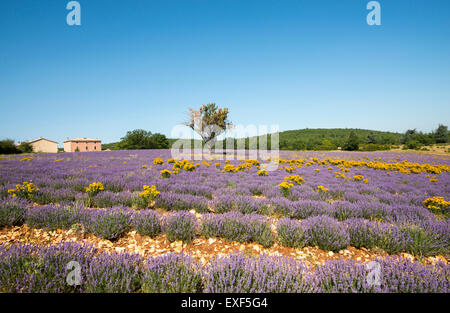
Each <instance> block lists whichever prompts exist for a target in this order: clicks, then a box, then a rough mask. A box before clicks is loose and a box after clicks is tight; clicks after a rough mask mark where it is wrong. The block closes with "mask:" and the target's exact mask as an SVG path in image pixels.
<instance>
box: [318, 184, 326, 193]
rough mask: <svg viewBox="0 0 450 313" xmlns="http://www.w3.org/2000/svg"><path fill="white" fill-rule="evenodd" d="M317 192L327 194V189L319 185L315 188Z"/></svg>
mask: <svg viewBox="0 0 450 313" xmlns="http://www.w3.org/2000/svg"><path fill="white" fill-rule="evenodd" d="M317 191H319V192H327V191H328V188H325V187H324V186H322V185H320V186H317Z"/></svg>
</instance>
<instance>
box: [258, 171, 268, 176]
mask: <svg viewBox="0 0 450 313" xmlns="http://www.w3.org/2000/svg"><path fill="white" fill-rule="evenodd" d="M267 175H269V173H268V172H267V171H266V170H260V171H258V176H267Z"/></svg>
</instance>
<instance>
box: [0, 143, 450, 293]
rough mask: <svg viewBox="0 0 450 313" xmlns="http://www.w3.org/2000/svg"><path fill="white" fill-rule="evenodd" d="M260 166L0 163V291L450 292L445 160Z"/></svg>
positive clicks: (330, 159) (126, 160)
mask: <svg viewBox="0 0 450 313" xmlns="http://www.w3.org/2000/svg"><path fill="white" fill-rule="evenodd" d="M267 162H268V160H266V159H260V160H229V161H226V160H223V156H221V155H213V156H211V157H210V158H208V159H202V160H190V161H182V160H176V159H173V158H172V157H171V154H170V151H169V150H140V151H132V150H128V151H108V152H106V151H103V152H93V153H89V152H86V153H64V154H32V155H29V156H24V155H20V156H19V155H13V156H3V157H0V174H1V175H0V201H1V202H0V227H1V230H0V291H2V292H213V293H215V292H444V293H445V292H448V289H449V277H450V266H449V265H448V261H449V259H450V253H449V252H450V250H449V249H450V240H449V239H450V227H449V226H450V224H449V222H448V216H449V207H450V202H449V199H450V158H449V157H448V156H442V155H432V154H414V153H392V152H382V153H377V152H373V153H369V152H367V153H357V152H287V151H286V152H281V155H280V158H279V159H272V160H270V162H275V164H278V168H277V170H275V171H270V170H267V168H266V166H265V164H266V163H267ZM70 261H76V262H78V264H80V268H81V270H80V273H81V282H80V283H77V284H74V285H68V284H67V283H66V277H67V275H68V272H69V270H68V269H67V267H66V265H67V263H68V262H70ZM370 264H371V265H370ZM373 264H375V265H376V266H377V269H378V272H377V273H376V277H377V279H375V281H374V280H373V279H368V277H372V276H373V275H372V274H373V272H372V270H373V266H372V265H373ZM371 266H372V267H371ZM371 275H372V276H371ZM372 278H373V277H372ZM112 282H114V283H112Z"/></svg>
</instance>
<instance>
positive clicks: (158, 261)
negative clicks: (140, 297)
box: [142, 253, 202, 293]
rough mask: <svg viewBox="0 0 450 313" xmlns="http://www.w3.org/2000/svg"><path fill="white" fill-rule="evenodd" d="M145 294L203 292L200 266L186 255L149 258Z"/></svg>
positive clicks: (145, 275) (144, 285)
mask: <svg viewBox="0 0 450 313" xmlns="http://www.w3.org/2000/svg"><path fill="white" fill-rule="evenodd" d="M142 291H143V292H156V293H166V292H167V293H181V292H189V293H195V292H201V291H202V273H201V271H200V266H199V265H198V264H197V263H196V262H195V261H194V260H193V259H192V258H191V257H190V256H187V255H184V254H181V255H178V254H176V253H168V254H165V255H163V256H160V257H156V258H149V259H148V260H147V263H146V264H145V270H144V275H143V283H142Z"/></svg>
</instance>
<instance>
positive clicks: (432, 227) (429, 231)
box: [400, 222, 450, 256]
mask: <svg viewBox="0 0 450 313" xmlns="http://www.w3.org/2000/svg"><path fill="white" fill-rule="evenodd" d="M449 228H450V226H449V224H448V223H447V222H427V223H423V224H422V225H421V227H420V226H418V225H404V226H400V232H401V233H402V235H403V236H404V238H405V239H404V242H405V251H406V252H409V253H411V254H413V255H417V256H432V255H437V254H443V255H447V254H448V253H449V251H450V249H449V248H450V238H449V237H450V229H449Z"/></svg>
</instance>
